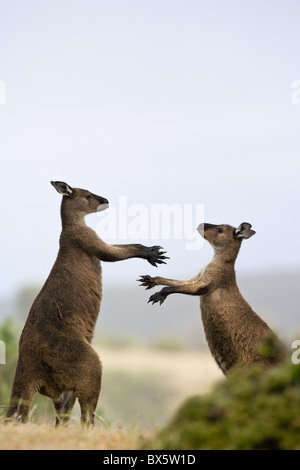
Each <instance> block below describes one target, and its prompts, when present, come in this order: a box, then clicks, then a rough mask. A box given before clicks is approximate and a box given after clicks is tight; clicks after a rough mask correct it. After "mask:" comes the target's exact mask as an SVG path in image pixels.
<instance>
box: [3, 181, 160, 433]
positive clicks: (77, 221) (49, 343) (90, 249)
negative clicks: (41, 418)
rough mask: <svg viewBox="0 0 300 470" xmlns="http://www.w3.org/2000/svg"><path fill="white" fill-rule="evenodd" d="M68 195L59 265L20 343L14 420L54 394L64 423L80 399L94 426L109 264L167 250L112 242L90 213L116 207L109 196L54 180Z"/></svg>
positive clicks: (85, 418) (152, 257) (153, 257)
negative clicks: (104, 276)
mask: <svg viewBox="0 0 300 470" xmlns="http://www.w3.org/2000/svg"><path fill="white" fill-rule="evenodd" d="M51 184H52V185H53V186H54V187H55V189H56V190H57V191H58V192H59V193H60V194H62V195H63V198H62V203H61V220H62V232H61V236H60V248H59V252H58V255H57V259H56V261H55V264H54V266H53V268H52V270H51V272H50V275H49V277H48V279H47V280H46V282H45V284H44V286H43V288H42V290H41V292H40V293H39V294H38V296H37V298H36V299H35V301H34V303H33V305H32V307H31V310H30V313H29V316H28V318H27V321H26V323H25V326H24V329H23V332H22V335H21V338H20V342H19V360H18V364H17V369H16V374H15V379H14V383H13V388H12V394H11V400H10V404H9V408H8V412H7V417H12V416H14V417H16V418H17V419H19V420H20V421H22V422H24V420H25V419H26V416H27V414H28V411H29V407H30V404H31V401H32V399H33V396H34V395H35V393H36V392H39V393H41V394H43V395H46V396H48V397H50V398H51V399H52V401H53V404H54V407H55V411H56V425H57V424H59V423H60V422H61V421H67V420H68V418H69V415H70V413H71V410H72V408H73V405H74V402H75V400H76V398H78V401H79V404H80V407H81V420H82V422H83V423H86V424H89V425H93V423H94V412H95V409H96V405H97V401H98V398H99V393H100V388H101V375H102V368H101V362H100V360H99V357H98V355H97V354H96V352H95V351H94V350H93V348H92V347H91V345H90V343H91V341H92V338H93V333H94V328H95V324H96V320H97V317H98V313H99V309H100V302H101V297H102V283H101V265H100V260H102V261H120V260H125V259H128V258H143V259H146V260H147V261H149V263H151V264H152V265H153V266H156V265H157V264H160V263H164V261H163V260H164V259H165V258H166V257H165V256H164V255H163V254H164V253H165V252H161V251H160V250H161V247H159V246H152V247H146V246H143V245H138V244H131V245H109V244H107V243H105V242H104V241H103V240H101V239H100V238H99V237H98V236H97V234H96V233H95V232H94V231H93V230H92V229H91V228H89V227H88V226H87V225H86V224H85V221H84V217H85V216H86V215H87V214H90V213H92V212H98V211H101V210H103V209H106V208H107V207H108V201H107V199H104V198H103V197H100V196H96V195H95V194H92V193H91V192H90V191H86V190H84V189H78V188H71V186H69V185H68V184H66V183H63V182H60V181H55V182H54V181H51Z"/></svg>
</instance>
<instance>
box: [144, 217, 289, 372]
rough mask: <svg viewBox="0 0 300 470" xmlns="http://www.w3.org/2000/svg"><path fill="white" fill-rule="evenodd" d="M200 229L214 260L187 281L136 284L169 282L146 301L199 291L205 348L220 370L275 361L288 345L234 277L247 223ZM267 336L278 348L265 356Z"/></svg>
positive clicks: (159, 281)
mask: <svg viewBox="0 0 300 470" xmlns="http://www.w3.org/2000/svg"><path fill="white" fill-rule="evenodd" d="M198 231H199V232H200V234H201V235H202V236H203V237H204V238H205V240H207V241H208V242H209V243H210V244H211V245H212V247H213V248H214V257H213V260H212V261H211V262H210V263H209V264H208V265H207V266H206V267H205V268H204V269H203V270H202V271H201V272H200V273H199V274H197V275H196V276H195V277H193V278H192V279H189V280H186V281H176V280H172V279H165V278H162V277H151V276H141V278H140V279H139V282H142V284H141V285H142V286H146V288H147V289H150V288H152V287H154V286H157V285H166V286H169V287H164V288H163V289H161V290H160V291H159V292H157V293H156V294H154V295H152V296H151V297H150V299H149V302H152V303H153V304H154V303H156V302H160V304H162V303H163V302H164V300H165V299H166V297H167V296H168V295H170V294H174V293H180V294H188V295H199V296H200V308H201V312H202V321H203V325H204V331H205V335H206V339H207V342H208V346H209V348H210V351H211V353H212V355H213V356H214V358H215V360H216V362H217V364H218V365H219V367H220V369H221V370H222V371H223V373H224V374H227V372H228V371H229V369H230V368H231V367H232V366H234V365H246V366H249V365H251V364H254V363H260V364H262V365H265V366H268V365H273V364H276V363H277V362H279V361H280V360H281V359H282V358H283V356H284V352H285V351H286V352H287V348H285V346H284V345H283V343H281V341H280V340H279V339H278V338H277V337H276V335H275V334H274V333H273V332H272V330H271V329H270V328H269V327H268V325H267V324H266V323H265V322H264V321H263V320H262V319H261V318H260V317H259V316H258V315H257V314H256V313H255V312H253V310H252V309H251V307H250V305H249V304H248V303H247V302H246V301H245V300H244V298H243V297H242V295H241V293H240V291H239V289H238V286H237V283H236V277H235V269H234V264H235V260H236V258H237V255H238V252H239V249H240V246H241V243H242V240H243V239H247V238H250V237H252V236H253V235H254V234H255V232H254V230H251V225H250V224H248V223H242V224H241V225H240V226H239V227H238V228H234V227H231V226H230V225H212V224H200V225H199V227H198ZM268 336H271V337H272V339H273V341H274V342H275V343H276V346H277V347H276V348H275V349H276V351H278V352H275V353H274V354H273V355H271V356H270V357H265V356H262V355H260V354H259V352H258V350H257V347H258V344H259V343H260V342H261V341H262V340H263V339H264V338H266V337H268Z"/></svg>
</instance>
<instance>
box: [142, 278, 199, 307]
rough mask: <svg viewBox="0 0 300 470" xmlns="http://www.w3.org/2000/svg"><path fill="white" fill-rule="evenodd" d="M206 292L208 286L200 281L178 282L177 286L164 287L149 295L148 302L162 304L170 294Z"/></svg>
mask: <svg viewBox="0 0 300 470" xmlns="http://www.w3.org/2000/svg"><path fill="white" fill-rule="evenodd" d="M207 292H208V286H206V285H205V284H203V283H202V282H197V281H196V282H191V283H188V284H180V285H177V286H176V285H174V286H169V287H164V288H163V289H161V290H160V291H159V292H156V293H155V294H153V295H151V297H150V298H149V301H148V303H149V302H152V304H155V303H157V302H159V303H160V304H162V303H163V302H164V301H165V299H166V298H167V297H168V295H170V294H186V295H203V294H206V293H207Z"/></svg>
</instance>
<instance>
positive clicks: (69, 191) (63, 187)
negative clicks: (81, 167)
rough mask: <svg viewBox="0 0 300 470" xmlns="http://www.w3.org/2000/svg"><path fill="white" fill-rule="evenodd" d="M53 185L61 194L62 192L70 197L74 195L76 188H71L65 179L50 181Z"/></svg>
mask: <svg viewBox="0 0 300 470" xmlns="http://www.w3.org/2000/svg"><path fill="white" fill-rule="evenodd" d="M50 183H51V184H52V186H54V187H55V189H56V191H57V192H59V194H62V195H63V196H68V197H73V195H74V189H73V188H71V186H69V185H68V184H67V183H64V182H63V181H50Z"/></svg>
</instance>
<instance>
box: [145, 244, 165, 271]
mask: <svg viewBox="0 0 300 470" xmlns="http://www.w3.org/2000/svg"><path fill="white" fill-rule="evenodd" d="M160 250H163V248H162V247H161V246H157V245H155V246H150V247H149V248H148V247H147V261H149V263H150V264H152V266H155V267H157V264H166V262H165V261H164V259H169V257H168V256H164V254H165V253H166V251H160Z"/></svg>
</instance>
